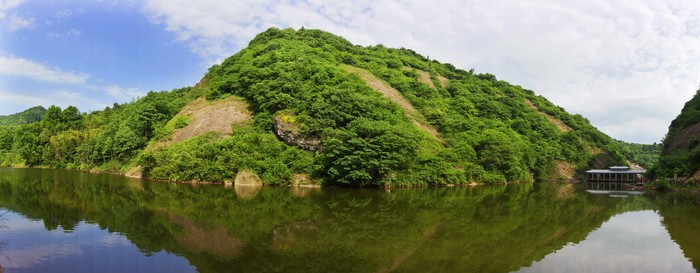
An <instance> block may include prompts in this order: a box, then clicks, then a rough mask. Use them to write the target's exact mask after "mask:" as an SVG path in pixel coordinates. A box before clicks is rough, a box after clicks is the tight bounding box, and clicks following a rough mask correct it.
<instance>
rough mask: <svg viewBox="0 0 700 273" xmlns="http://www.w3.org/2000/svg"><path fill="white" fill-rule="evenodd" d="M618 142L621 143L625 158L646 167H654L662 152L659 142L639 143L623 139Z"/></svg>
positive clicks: (621, 150)
mask: <svg viewBox="0 0 700 273" xmlns="http://www.w3.org/2000/svg"><path fill="white" fill-rule="evenodd" d="M616 142H617V144H619V145H620V152H621V153H622V155H623V156H625V158H627V159H628V160H630V161H633V162H635V163H637V164H639V166H641V167H643V168H645V169H650V168H652V167H654V165H656V162H658V161H659V155H660V154H661V144H659V143H653V144H638V143H629V142H624V141H621V140H616Z"/></svg>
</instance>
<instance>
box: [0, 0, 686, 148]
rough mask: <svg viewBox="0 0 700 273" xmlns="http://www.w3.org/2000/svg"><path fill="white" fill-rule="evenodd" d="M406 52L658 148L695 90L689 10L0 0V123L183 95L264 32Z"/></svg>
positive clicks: (507, 3)
mask: <svg viewBox="0 0 700 273" xmlns="http://www.w3.org/2000/svg"><path fill="white" fill-rule="evenodd" d="M302 26H303V27H306V28H319V29H324V30H327V31H330V32H332V33H335V34H338V35H341V36H343V37H345V38H346V39H348V40H350V41H351V42H353V43H355V44H360V45H374V44H378V43H381V44H384V45H386V46H389V47H406V48H411V49H413V50H415V51H417V52H419V53H421V54H423V55H427V56H430V58H431V59H436V60H439V61H441V62H446V63H452V64H454V65H455V66H457V67H459V68H463V69H470V68H474V69H475V70H476V71H477V72H488V73H491V74H494V75H496V76H497V77H498V78H499V79H503V80H506V81H509V82H511V83H513V84H516V85H521V86H523V87H524V88H527V89H531V90H533V91H535V92H536V93H537V94H540V95H543V96H545V97H546V98H548V99H549V100H551V101H553V102H554V103H556V104H558V105H560V106H562V107H564V108H565V109H566V110H567V111H569V112H572V113H579V114H581V115H583V116H584V117H586V118H588V119H589V120H590V121H591V122H592V123H593V125H594V126H596V127H598V128H599V129H601V130H602V131H603V132H605V133H607V134H609V135H611V136H612V137H615V138H617V139H622V140H625V141H630V142H638V143H652V142H659V141H661V139H662V138H663V136H664V135H665V133H666V132H667V129H668V125H669V123H670V122H671V120H672V119H673V118H674V117H675V116H676V115H678V113H679V112H680V110H681V108H682V106H683V103H685V102H686V101H687V100H689V99H690V98H691V97H692V96H693V94H695V91H696V90H698V87H699V85H698V84H699V83H700V46H699V45H700V1H697V0H668V1H657V0H619V1H603V0H567V1H564V0H561V1H522V0H500V1H490V0H444V1H439V2H433V1H418V0H416V1H410V0H409V1H393V0H354V1H320V0H251V1H230V0H199V1H196V2H193V1H189V0H142V1H137V0H111V1H63V0H0V115H6V114H11V113H15V112H18V111H21V110H24V109H26V108H28V107H31V106H35V105H43V106H45V107H48V106H49V105H51V104H55V105H58V106H61V107H66V106H68V105H75V106H77V107H78V108H79V109H80V110H81V111H92V110H99V109H102V108H104V107H105V106H107V105H111V104H112V103H114V102H120V103H121V102H128V101H131V100H132V99H133V98H135V97H137V96H139V95H143V94H145V93H146V92H148V91H150V90H156V91H159V90H171V89H173V88H178V87H184V86H189V85H193V84H195V83H197V82H198V81H199V79H201V77H202V76H203V75H204V73H205V72H206V69H207V68H208V67H209V66H211V65H212V64H215V63H218V62H220V61H222V60H223V59H224V58H226V57H228V56H230V55H232V54H235V53H236V52H238V51H239V50H240V49H242V48H244V47H245V46H246V45H247V44H248V42H249V41H250V40H251V39H252V38H253V37H254V36H255V34H257V33H259V32H261V31H264V30H265V29H267V28H269V27H279V28H285V27H292V28H300V27H302Z"/></svg>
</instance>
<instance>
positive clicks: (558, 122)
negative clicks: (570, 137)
mask: <svg viewBox="0 0 700 273" xmlns="http://www.w3.org/2000/svg"><path fill="white" fill-rule="evenodd" d="M525 105H527V107H530V108H532V109H535V110H536V111H537V113H540V115H542V116H544V117H545V118H546V119H547V120H549V122H551V123H552V124H554V126H556V127H557V129H559V131H562V132H568V131H571V127H569V126H567V125H566V124H564V122H562V121H561V120H558V119H556V118H555V117H552V116H550V115H549V114H547V113H545V112H542V111H540V109H538V108H537V106H535V104H534V103H532V101H530V100H528V99H525Z"/></svg>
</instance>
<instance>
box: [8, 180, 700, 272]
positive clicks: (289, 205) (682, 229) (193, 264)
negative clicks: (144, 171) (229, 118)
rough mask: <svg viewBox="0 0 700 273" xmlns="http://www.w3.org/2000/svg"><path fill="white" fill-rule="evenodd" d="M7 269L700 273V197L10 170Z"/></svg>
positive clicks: (564, 188) (547, 187) (540, 187)
mask: <svg viewBox="0 0 700 273" xmlns="http://www.w3.org/2000/svg"><path fill="white" fill-rule="evenodd" d="M0 213H4V214H2V216H1V217H0V219H1V221H0V242H1V243H2V244H0V254H2V255H0V265H1V266H2V272H132V273H133V272H695V271H696V268H700V236H698V235H697V232H698V231H700V197H697V196H694V195H660V194H656V195H649V194H646V195H634V196H629V197H626V198H616V197H610V196H609V195H603V194H591V193H588V192H586V191H584V190H583V189H578V188H576V187H574V186H572V185H553V184H534V185H515V186H498V187H463V188H433V189H392V190H380V189H337V188H329V189H325V188H324V189H313V188H290V187H263V188H256V187H250V186H248V187H225V186H223V185H189V184H173V183H160V182H148V181H143V180H139V179H131V178H126V177H122V176H113V175H103V174H88V173H83V172H75V171H63V170H37V169H3V168H0Z"/></svg>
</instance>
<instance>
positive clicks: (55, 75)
mask: <svg viewBox="0 0 700 273" xmlns="http://www.w3.org/2000/svg"><path fill="white" fill-rule="evenodd" d="M0 75H10V76H21V77H26V78H29V79H32V80H36V81H42V82H51V83H63V84H84V83H85V82H86V81H87V79H88V78H90V75H88V74H85V73H75V72H64V71H61V69H59V68H51V67H47V66H46V65H43V64H40V63H37V62H34V61H31V60H27V59H23V58H17V57H13V56H0Z"/></svg>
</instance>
